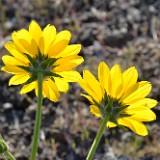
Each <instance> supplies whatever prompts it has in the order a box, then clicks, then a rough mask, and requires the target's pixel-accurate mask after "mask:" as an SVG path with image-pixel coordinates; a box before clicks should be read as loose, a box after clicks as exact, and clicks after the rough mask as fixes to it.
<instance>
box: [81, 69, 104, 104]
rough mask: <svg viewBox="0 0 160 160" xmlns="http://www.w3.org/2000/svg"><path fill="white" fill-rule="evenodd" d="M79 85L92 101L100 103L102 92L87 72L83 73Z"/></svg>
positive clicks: (97, 83)
mask: <svg viewBox="0 0 160 160" xmlns="http://www.w3.org/2000/svg"><path fill="white" fill-rule="evenodd" d="M79 84H80V86H81V87H82V88H83V89H84V90H85V91H86V92H87V93H88V94H89V95H90V96H92V98H93V99H94V100H96V101H97V102H101V100H102V98H103V94H104V90H102V88H101V85H100V83H99V82H98V81H97V80H96V78H95V77H94V76H93V75H92V74H91V73H90V72H89V71H88V70H85V71H83V79H82V80H80V81H79Z"/></svg>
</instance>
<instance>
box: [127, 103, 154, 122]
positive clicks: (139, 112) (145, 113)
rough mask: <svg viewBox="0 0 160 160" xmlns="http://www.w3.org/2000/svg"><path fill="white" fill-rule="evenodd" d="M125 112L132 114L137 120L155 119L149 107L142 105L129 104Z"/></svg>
mask: <svg viewBox="0 0 160 160" xmlns="http://www.w3.org/2000/svg"><path fill="white" fill-rule="evenodd" d="M125 113H127V114H129V115H133V116H132V118H133V119H136V120H137V121H146V122H147V121H153V120H155V119H156V115H155V113H154V112H153V111H151V110H150V109H149V108H147V107H144V106H137V107H135V106H134V107H133V106H129V107H128V108H127V110H126V111H125Z"/></svg>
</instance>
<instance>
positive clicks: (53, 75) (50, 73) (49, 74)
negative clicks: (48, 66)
mask: <svg viewBox="0 0 160 160" xmlns="http://www.w3.org/2000/svg"><path fill="white" fill-rule="evenodd" d="M43 75H44V77H46V76H47V77H50V76H51V77H59V78H63V77H62V76H61V75H59V74H56V73H53V72H51V71H45V72H44V74H43Z"/></svg>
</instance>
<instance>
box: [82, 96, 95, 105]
mask: <svg viewBox="0 0 160 160" xmlns="http://www.w3.org/2000/svg"><path fill="white" fill-rule="evenodd" d="M81 96H83V97H85V98H86V99H88V100H89V101H90V102H91V103H92V104H94V101H93V99H92V97H91V96H89V95H86V94H81Z"/></svg>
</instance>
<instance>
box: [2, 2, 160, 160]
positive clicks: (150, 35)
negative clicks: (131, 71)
mask: <svg viewBox="0 0 160 160" xmlns="http://www.w3.org/2000/svg"><path fill="white" fill-rule="evenodd" d="M159 11H160V0H103V1H100V0H78V1H76V0H46V1H43V0H25V1H23V0H1V1H0V57H1V56H2V55H4V54H7V51H6V50H5V49H4V47H3V45H4V43H5V42H7V41H9V40H11V37H10V35H11V33H12V32H13V31H14V30H19V29H21V28H27V27H28V24H29V23H30V21H31V20H32V19H34V20H36V21H37V22H38V23H39V24H40V25H41V26H42V27H44V26H45V25H46V24H48V23H50V24H53V25H55V26H56V28H57V30H58V31H60V30H64V29H67V30H70V31H71V33H72V41H71V43H80V44H82V46H83V48H82V51H81V55H82V56H83V57H84V59H85V62H84V63H83V64H82V65H81V66H80V67H78V70H79V71H80V72H82V70H84V69H89V70H91V71H92V72H93V73H95V74H96V73H97V66H98V64H99V62H100V61H105V62H106V63H108V65H109V66H110V67H111V66H112V65H113V64H115V63H119V64H120V65H121V67H122V69H123V70H124V69H126V68H128V67H130V66H132V65H134V66H136V68H137V69H138V71H139V80H148V81H150V82H151V83H152V85H153V89H152V92H151V94H150V97H152V98H154V99H157V101H158V102H160V43H159V41H160V12H159ZM0 65H1V66H2V65H3V64H2V62H0ZM9 78H10V75H8V74H7V73H4V72H0V124H1V125H0V133H1V134H2V135H3V137H4V139H5V140H6V141H7V142H8V144H9V146H10V150H11V152H12V153H13V154H14V155H15V157H16V158H17V160H28V159H29V158H28V157H29V155H30V150H31V137H32V135H33V126H34V119H35V108H36V97H35V95H34V93H33V92H31V93H29V94H27V95H23V96H22V95H20V94H19V90H20V86H16V87H15V86H10V87H9V86H8V80H9ZM81 92H82V89H81V88H80V87H79V86H78V84H75V83H74V84H71V85H70V90H69V92H68V93H67V94H62V95H61V98H60V100H59V102H58V103H52V102H50V101H49V100H47V99H45V100H44V103H43V104H44V106H43V111H42V112H43V114H42V127H41V133H40V141H39V148H38V153H39V155H38V158H37V159H38V160H84V159H85V157H86V155H87V151H88V149H89V147H90V145H91V143H92V141H93V139H94V137H95V135H96V132H97V129H98V126H99V120H98V119H96V117H94V116H93V115H91V114H90V113H89V108H88V106H89V103H88V101H87V100H85V99H84V98H83V97H80V96H79V95H80V94H81ZM154 112H155V113H156V114H157V120H156V121H154V122H152V123H147V124H146V125H147V128H148V130H149V135H148V136H146V137H140V136H137V135H135V134H134V133H132V132H131V131H130V130H128V129H118V128H115V129H110V130H106V132H105V133H104V136H103V138H102V140H101V142H100V145H99V147H98V150H97V152H96V156H95V160H111V159H113V160H114V159H115V160H116V159H118V160H160V106H159V105H158V106H157V107H155V109H154Z"/></svg>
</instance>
